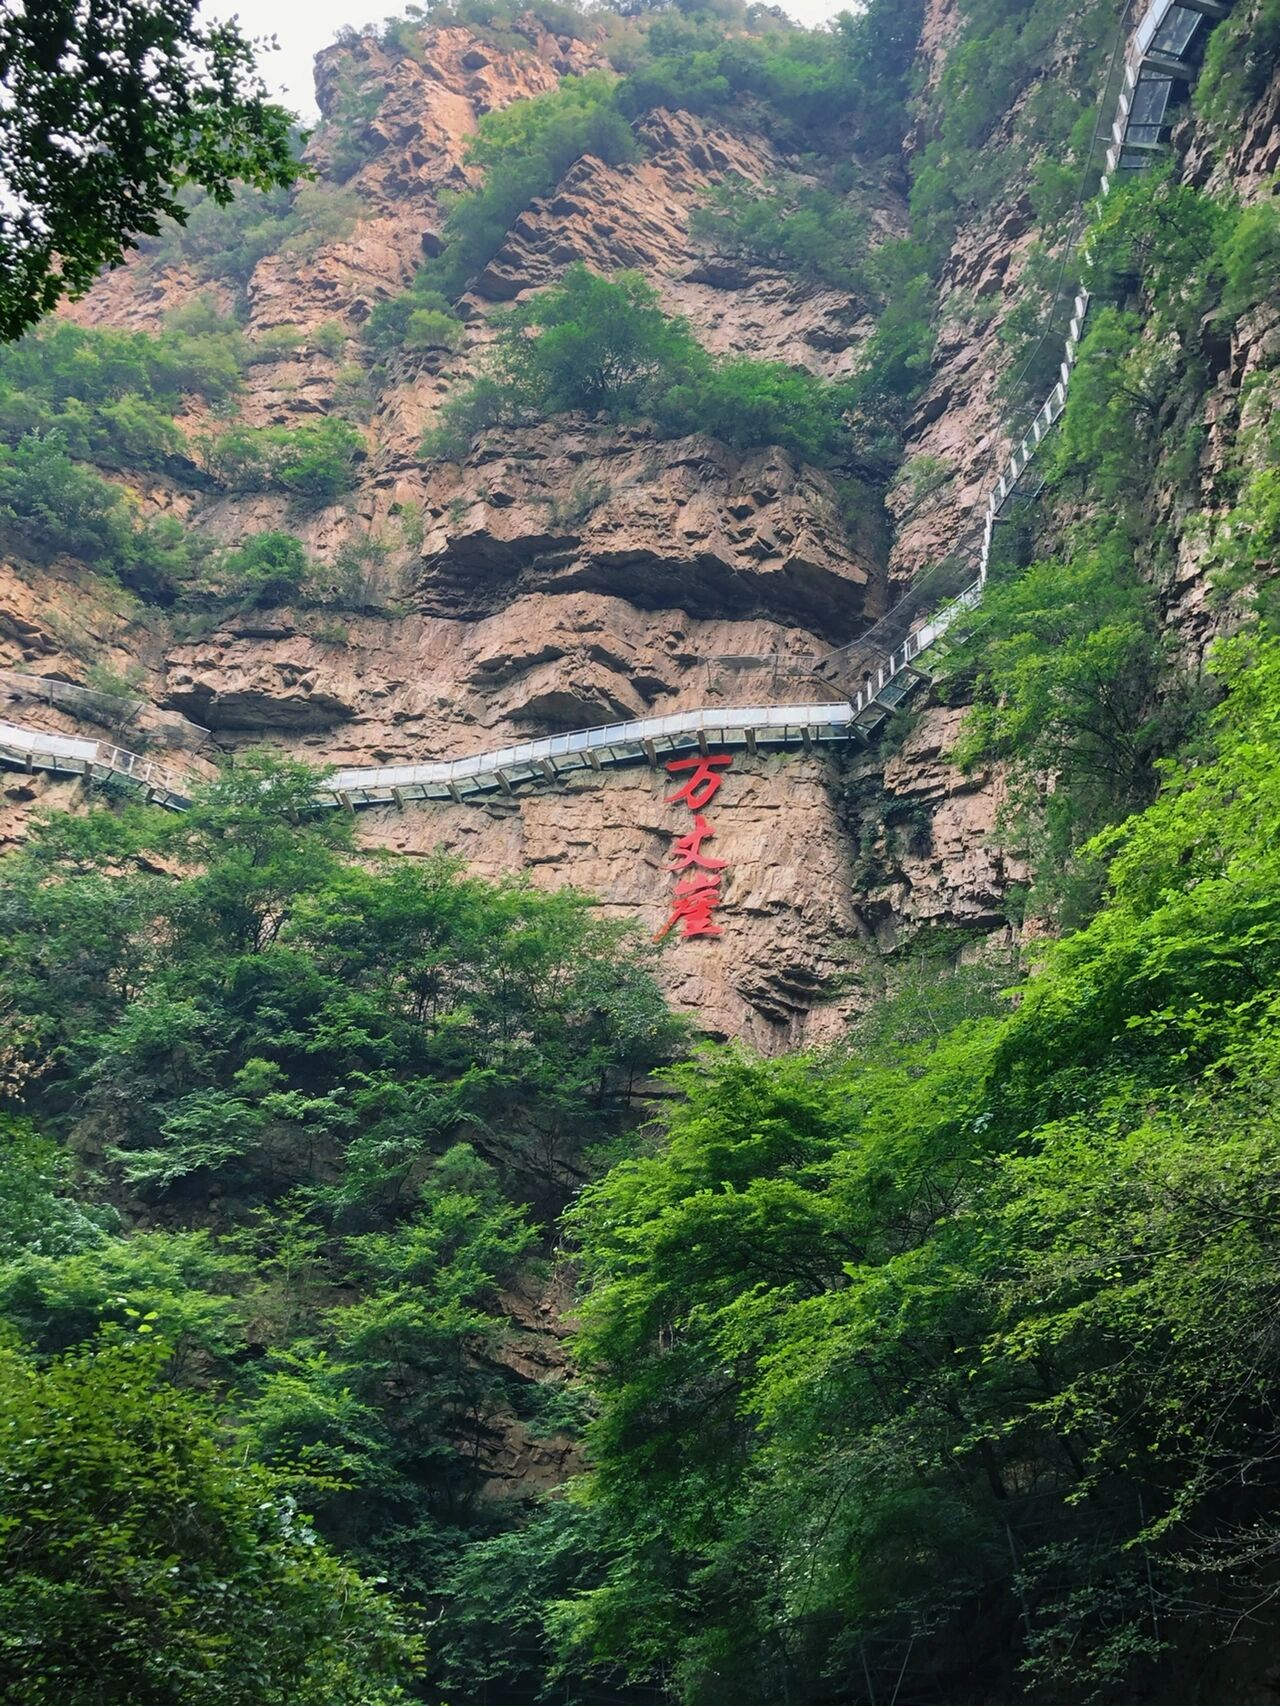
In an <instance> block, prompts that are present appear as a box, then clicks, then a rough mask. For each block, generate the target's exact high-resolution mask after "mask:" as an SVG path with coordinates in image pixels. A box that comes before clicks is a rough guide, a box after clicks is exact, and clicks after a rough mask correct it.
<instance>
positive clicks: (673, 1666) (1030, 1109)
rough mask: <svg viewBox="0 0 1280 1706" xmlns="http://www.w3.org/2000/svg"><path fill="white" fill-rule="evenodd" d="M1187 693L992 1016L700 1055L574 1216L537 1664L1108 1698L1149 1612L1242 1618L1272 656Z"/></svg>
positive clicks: (1257, 1403)
mask: <svg viewBox="0 0 1280 1706" xmlns="http://www.w3.org/2000/svg"><path fill="white" fill-rule="evenodd" d="M1222 667H1223V668H1224V669H1225V671H1226V673H1227V677H1228V680H1229V683H1230V689H1231V691H1230V695H1229V697H1228V700H1227V703H1226V707H1225V709H1224V711H1223V713H1222V714H1221V715H1220V716H1219V717H1218V719H1217V724H1216V730H1215V751H1214V755H1213V757H1212V759H1211V760H1209V761H1207V762H1205V763H1202V764H1201V765H1199V766H1198V767H1195V768H1192V769H1189V770H1187V771H1185V772H1183V773H1182V774H1181V775H1179V776H1177V777H1174V778H1171V779H1170V783H1169V786H1168V788H1167V791H1166V794H1165V796H1164V798H1163V799H1161V800H1160V801H1159V802H1158V803H1157V804H1155V805H1154V806H1152V807H1151V808H1149V809H1148V810H1147V811H1146V812H1145V813H1144V814H1143V815H1142V816H1140V817H1138V818H1135V819H1133V820H1131V822H1130V823H1129V824H1127V825H1126V826H1125V828H1124V829H1123V830H1122V831H1118V832H1116V833H1115V834H1114V835H1113V836H1112V837H1111V838H1110V840H1109V841H1108V842H1107V843H1106V844H1105V845H1104V846H1102V847H1100V848H1099V849H1098V852H1099V855H1105V856H1107V857H1109V858H1110V860H1111V867H1110V878H1109V893H1108V897H1107V900H1106V903H1105V904H1104V906H1103V908H1102V910H1101V912H1100V913H1099V914H1098V916H1097V918H1096V919H1095V920H1094V921H1093V922H1092V923H1091V924H1090V925H1089V926H1088V927H1087V928H1085V929H1084V930H1082V931H1081V932H1080V933H1079V934H1077V935H1076V936H1074V937H1073V938H1071V939H1070V940H1068V941H1066V942H1064V943H1062V944H1061V945H1060V946H1059V947H1057V948H1056V949H1054V950H1053V951H1052V953H1051V954H1050V955H1049V957H1048V963H1047V965H1046V966H1045V968H1044V970H1043V971H1041V972H1040V973H1039V974H1038V975H1037V976H1036V977H1035V978H1033V979H1032V980H1031V982H1030V983H1029V984H1027V985H1026V986H1025V988H1024V989H1023V991H1022V998H1021V1002H1020V1005H1019V1007H1018V1009H1017V1011H1016V1012H1013V1013H1009V1014H1007V1015H1005V1016H1002V1015H1000V1014H999V1013H996V1014H994V1015H993V1016H992V1017H991V1018H988V1019H985V1020H983V1019H971V1020H969V1021H967V1022H965V1023H962V1024H960V1025H958V1026H956V1027H955V1028H952V1029H944V1030H943V1031H941V1032H939V1031H938V1030H937V1028H936V1027H934V1026H932V1025H931V1026H927V1027H921V1026H919V1025H916V1024H912V1023H907V1024H905V1025H901V1026H899V1027H897V1028H896V1029H894V1028H892V1027H891V1028H890V1033H889V1036H888V1037H887V1038H886V1037H885V1035H884V1028H883V1026H882V1027H881V1038H880V1041H879V1043H878V1044H872V1043H870V1042H869V1040H868V1041H867V1042H864V1043H863V1045H862V1046H861V1047H859V1046H858V1039H857V1038H856V1036H855V1040H854V1048H853V1050H852V1051H851V1052H850V1054H849V1055H847V1056H841V1055H836V1056H834V1057H832V1058H830V1059H826V1060H823V1059H818V1060H811V1061H806V1060H786V1061H781V1062H775V1063H772V1064H766V1063H761V1062H756V1061H752V1060H749V1059H745V1058H742V1057H737V1056H734V1055H732V1054H730V1055H727V1056H712V1057H710V1058H708V1059H707V1060H706V1061H705V1062H704V1063H703V1064H701V1065H700V1066H697V1067H694V1068H691V1069H687V1070H686V1071H684V1072H683V1073H682V1074H681V1077H680V1084H681V1088H682V1089H683V1091H684V1093H685V1094H684V1099H683V1100H682V1101H681V1102H680V1103H679V1104H677V1105H676V1107H675V1109H674V1110H673V1112H672V1113H671V1114H670V1116H669V1117H668V1120H667V1128H668V1129H667V1134H666V1140H665V1142H664V1143H663V1145H662V1146H661V1148H660V1149H657V1150H655V1152H654V1154H653V1155H652V1156H650V1157H648V1158H645V1159H640V1160H634V1161H629V1162H624V1163H622V1164H621V1165H620V1166H619V1167H617V1168H616V1169H615V1170H614V1171H613V1172H612V1173H611V1174H610V1176H609V1177H608V1179H607V1180H605V1181H604V1182H603V1183H601V1184H599V1185H596V1186H594V1187H592V1188H591V1189H590V1190H589V1191H588V1193H587V1194H586V1196H585V1198H584V1199H583V1202H582V1204H581V1206H580V1207H579V1208H578V1209H577V1210H576V1211H575V1216H574V1223H575V1226H576V1228H577V1232H578V1236H579V1238H580V1240H581V1243H582V1259H583V1262H584V1264H585V1269H586V1274H587V1281H588V1301H587V1309H586V1318H585V1324H584V1328H583V1331H582V1335H581V1339H580V1345H579V1351H580V1356H581V1358H582V1361H583V1365H584V1368H585V1369H586V1371H587V1372H588V1375H589V1377H590V1379H591V1382H592V1384H593V1386H594V1388H595V1390H596V1391H597V1393H598V1395H599V1397H600V1401H601V1403H602V1413H601V1416H600V1419H599V1421H598V1422H597V1423H595V1424H593V1428H592V1446H593V1456H594V1463H595V1468H594V1469H593V1471H592V1474H591V1476H590V1478H589V1481H588V1482H587V1484H586V1487H585V1489H584V1491H583V1493H582V1495H581V1496H582V1497H584V1498H586V1499H587V1500H588V1501H589V1503H590V1506H591V1508H592V1509H593V1510H594V1511H595V1513H596V1514H597V1517H598V1518H600V1519H602V1520H603V1521H604V1522H605V1524H606V1528H607V1530H608V1532H609V1533H610V1534H611V1536H612V1556H613V1559H614V1562H613V1564H612V1567H611V1569H610V1572H609V1575H608V1578H607V1580H606V1581H605V1582H604V1584H603V1585H601V1586H600V1587H599V1588H596V1589H593V1590H591V1591H589V1592H587V1593H585V1594H582V1595H579V1596H576V1597H572V1598H570V1599H569V1600H568V1602H567V1603H566V1604H565V1605H564V1606H563V1607H562V1608H561V1611H560V1613H559V1622H560V1626H561V1628H562V1630H564V1631H567V1633H568V1637H569V1638H570V1640H571V1641H572V1642H575V1643H578V1644H581V1645H582V1646H584V1647H585V1648H586V1650H587V1651H589V1652H591V1653H594V1654H596V1655H597V1656H608V1657H610V1658H612V1659H615V1660H617V1661H620V1662H624V1663H627V1664H629V1665H631V1666H632V1667H634V1668H635V1669H636V1671H638V1672H640V1673H646V1674H653V1673H655V1672H660V1673H662V1674H665V1675H668V1676H670V1677H671V1678H672V1681H673V1684H674V1687H675V1692H676V1694H677V1697H678V1698H680V1699H682V1700H686V1701H703V1700H706V1701H711V1700H718V1699H722V1698H724V1696H725V1692H726V1691H729V1692H732V1693H733V1694H734V1696H735V1697H737V1698H741V1699H744V1700H747V1701H762V1702H764V1701H770V1702H771V1701H774V1700H777V1699H780V1698H787V1699H790V1700H792V1701H800V1700H819V1699H827V1698H830V1697H831V1696H830V1694H829V1693H828V1692H827V1690H828V1688H829V1687H830V1686H832V1685H833V1684H834V1682H835V1679H836V1678H838V1677H847V1676H849V1675H850V1673H852V1675H853V1676H855V1677H856V1676H857V1675H858V1666H859V1665H860V1664H861V1662H863V1660H864V1659H865V1661H866V1663H867V1665H868V1670H869V1675H870V1674H874V1676H875V1677H876V1678H877V1680H876V1682H875V1684H874V1686H875V1687H876V1688H877V1689H882V1688H883V1689H886V1690H888V1691H891V1689H892V1686H893V1681H892V1679H893V1677H894V1676H895V1674H898V1673H899V1671H900V1670H903V1671H904V1672H905V1675H906V1676H907V1677H908V1678H910V1679H911V1681H912V1683H913V1685H914V1686H915V1687H916V1688H920V1687H923V1686H924V1685H925V1679H926V1678H927V1677H928V1675H929V1673H930V1668H931V1667H932V1666H934V1665H941V1666H942V1667H943V1672H942V1675H943V1678H944V1679H945V1676H946V1671H947V1667H951V1669H952V1671H953V1675H954V1676H956V1677H957V1678H958V1676H959V1675H960V1674H961V1673H967V1674H968V1675H969V1676H971V1677H972V1676H974V1675H975V1674H978V1675H981V1674H986V1675H987V1676H989V1677H991V1678H993V1679H994V1678H996V1677H998V1676H1000V1675H1001V1674H1003V1673H1004V1669H1005V1666H1004V1663H1003V1661H1002V1658H1001V1655H1002V1654H1006V1653H1007V1654H1012V1655H1014V1656H1015V1659H1016V1662H1017V1665H1018V1667H1019V1668H1020V1670H1021V1674H1022V1677H1023V1680H1024V1683H1025V1684H1026V1686H1027V1687H1028V1688H1029V1689H1030V1691H1031V1693H1032V1695H1033V1697H1035V1698H1040V1697H1042V1696H1041V1694H1040V1693H1039V1692H1037V1691H1038V1690H1039V1689H1041V1688H1042V1687H1043V1688H1044V1689H1046V1690H1050V1691H1052V1690H1054V1689H1064V1690H1066V1692H1063V1693H1058V1692H1048V1693H1045V1694H1044V1695H1043V1697H1044V1698H1054V1699H1058V1698H1064V1699H1065V1698H1071V1699H1076V1698H1080V1699H1084V1698H1093V1697H1094V1696H1093V1694H1092V1693H1091V1692H1090V1690H1091V1688H1094V1689H1102V1690H1104V1691H1107V1692H1105V1693H1104V1696H1103V1697H1105V1698H1106V1699H1109V1700H1110V1699H1119V1698H1124V1699H1126V1700H1128V1699H1132V1698H1135V1697H1136V1696H1135V1693H1134V1692H1133V1691H1134V1690H1141V1689H1142V1688H1143V1687H1144V1686H1145V1679H1146V1678H1147V1677H1149V1676H1150V1675H1151V1674H1152V1672H1151V1664H1152V1662H1153V1656H1154V1655H1155V1654H1156V1653H1157V1652H1158V1651H1159V1650H1160V1649H1161V1646H1162V1643H1163V1642H1164V1641H1165V1640H1166V1639H1167V1638H1168V1633H1169V1628H1170V1621H1171V1620H1172V1622H1173V1623H1175V1624H1176V1621H1177V1619H1178V1618H1179V1617H1180V1616H1183V1615H1185V1614H1186V1611H1187V1609H1188V1607H1189V1605H1190V1603H1192V1602H1194V1603H1195V1604H1197V1605H1198V1606H1199V1607H1200V1608H1201V1616H1202V1619H1205V1620H1207V1622H1208V1624H1209V1625H1212V1623H1213V1620H1214V1616H1215V1608H1217V1612H1218V1613H1220V1615H1221V1618H1222V1625H1221V1626H1222V1627H1223V1628H1224V1629H1225V1628H1226V1627H1229V1626H1230V1622H1231V1620H1232V1618H1233V1616H1234V1611H1233V1608H1234V1607H1235V1606H1243V1605H1245V1604H1247V1603H1249V1602H1250V1600H1251V1598H1255V1599H1260V1598H1261V1597H1262V1596H1264V1595H1265V1593H1266V1592H1267V1591H1268V1590H1267V1583H1268V1580H1269V1576H1268V1568H1267V1564H1266V1557H1267V1552H1268V1548H1269V1545H1270V1543H1271V1537H1272V1536H1274V1534H1275V1532H1276V1529H1277V1524H1280V1479H1278V1478H1277V1473H1276V1457H1275V1449H1274V1434H1273V1421H1272V1417H1273V1412H1274V1404H1275V1399H1276V1393H1277V1391H1278V1390H1280V1366H1278V1365H1277V1363H1276V1358H1275V1345H1274V1335H1273V1333H1272V1331H1271V1326H1270V1317H1271V1312H1272V1309H1273V1303H1274V1297H1275V1287H1276V1284H1277V1277H1278V1275H1280V1267H1278V1261H1280V1248H1278V1247H1277V1244H1276V1239H1275V1231H1274V1217H1273V1215H1272V1213H1271V1210H1270V1206H1269V1204H1270V1199H1271V1195H1272V1191H1273V1186H1272V1183H1271V1176H1272V1173H1273V1171H1274V1167H1275V1163H1276V1122H1275V1110H1274V1106H1273V1095H1272V1080H1273V1076H1274V1063H1275V1054H1276V1048H1277V1035H1276V1029H1275V1015H1274V1008H1275V990H1276V987H1277V981H1278V979H1280V911H1278V910H1277V904H1276V899H1275V896H1276V893H1277V884H1276V873H1275V871H1274V870H1273V868H1272V867H1273V866H1274V864H1275V860H1276V857H1277V854H1276V844H1277V838H1276V803H1275V802H1276V800H1277V798H1280V794H1278V793H1277V786H1278V784H1280V771H1278V770H1277V765H1278V763H1280V757H1278V755H1280V642H1276V641H1274V640H1269V641H1266V642H1265V643H1263V642H1259V643H1256V644H1253V645H1244V644H1241V645H1237V646H1236V647H1234V648H1233V649H1232V650H1231V651H1230V652H1228V653H1227V654H1225V655H1224V658H1223V665H1222ZM886 1044H887V1046H886ZM1246 1534H1247V1538H1246ZM926 1637H927V1638H926ZM851 1686H852V1687H853V1690H854V1697H856V1698H859V1699H862V1698H869V1696H864V1695H863V1693H862V1692H861V1689H860V1687H859V1686H858V1685H857V1684H851ZM1116 1690H1118V1691H1119V1692H1115V1691H1116Z"/></svg>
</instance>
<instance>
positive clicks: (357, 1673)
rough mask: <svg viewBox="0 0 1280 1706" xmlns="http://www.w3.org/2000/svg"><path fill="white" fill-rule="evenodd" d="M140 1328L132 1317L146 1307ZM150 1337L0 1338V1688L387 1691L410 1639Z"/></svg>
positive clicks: (268, 1701)
mask: <svg viewBox="0 0 1280 1706" xmlns="http://www.w3.org/2000/svg"><path fill="white" fill-rule="evenodd" d="M142 1330H143V1331H145V1330H146V1326H145V1323H144V1326H143V1329H142ZM164 1354H165V1352H164V1347H163V1346H162V1345H160V1344H158V1343H157V1344H150V1345H149V1344H147V1343H146V1342H145V1340H144V1341H143V1342H141V1343H136V1342H135V1343H129V1342H124V1341H118V1342H112V1341H109V1340H108V1341H104V1342H102V1343H101V1344H99V1345H97V1346H96V1347H93V1348H90V1349H83V1350H79V1351H73V1352H70V1353H68V1354H67V1355H66V1356H64V1357H60V1358H58V1359H56V1360H55V1361H53V1362H51V1363H49V1364H47V1365H45V1366H38V1365H36V1364H35V1363H33V1362H30V1361H29V1360H27V1359H26V1358H24V1357H23V1356H21V1355H20V1354H19V1353H18V1352H16V1351H15V1350H13V1349H12V1348H8V1347H6V1348H4V1349H0V1411H2V1412H3V1415H4V1425H3V1427H2V1428H0V1485H2V1486H3V1489H4V1498H3V1505H2V1507H0V1612H2V1613H3V1615H2V1616H0V1629H2V1632H0V1652H2V1653H3V1664H2V1665H0V1672H2V1674H3V1679H4V1680H3V1681H0V1698H3V1699H4V1700H7V1701H12V1702H13V1703H14V1706H18V1702H20V1701H21V1702H22V1703H23V1706H44V1703H46V1702H47V1703H50V1706H52V1703H53V1702H57V1701H61V1702H65V1703H67V1706H96V1703H97V1702H100V1701H102V1700H104V1699H110V1700H129V1701H136V1702H137V1703H138V1706H166V1703H170V1702H171V1703H172V1706H178V1703H179V1702H182V1703H184V1706H198V1703H200V1702H208V1703H209V1706H213V1702H215V1701H216V1702H218V1706H285V1702H286V1701H287V1702H290V1703H291V1706H293V1703H302V1702H314V1703H315V1706H321V1703H324V1706H331V1703H334V1702H339V1703H340V1702H348V1703H350V1706H391V1703H392V1702H395V1701H399V1700H403V1699H405V1698H406V1696H405V1694H404V1693H403V1691H402V1688H401V1686H400V1683H401V1679H403V1678H407V1676H408V1674H409V1672H410V1670H411V1669H412V1668H413V1665H414V1661H415V1645H414V1643H413V1641H412V1640H410V1639H409V1638H408V1636H407V1635H406V1633H405V1631H404V1629H403V1627H402V1625H401V1623H400V1621H399V1619H398V1618H397V1616H396V1615H395V1613H394V1612H393V1611H392V1610H391V1608H390V1607H389V1606H388V1605H387V1604H386V1603H385V1602H384V1601H383V1600H382V1599H381V1598H380V1597H379V1595H378V1593H377V1592H376V1590H375V1589H374V1588H373V1587H372V1586H370V1585H368V1584H367V1583H365V1582H363V1581H361V1579H360V1578H359V1577H358V1576H357V1575H356V1574H355V1573H354V1571H352V1570H350V1569H349V1568H347V1567H346V1566H344V1565H343V1564H341V1563H339V1561H338V1560H337V1559H336V1558H335V1557H334V1556H333V1555H332V1553H330V1552H329V1550H328V1549H327V1548H326V1547H325V1546H324V1545H323V1543H322V1542H320V1541H319V1540H318V1538H317V1536H316V1534H315V1532H314V1530H313V1529H312V1528H311V1527H310V1525H309V1524H308V1523H307V1521H306V1519H305V1518H304V1517H302V1516H301V1515H300V1514H299V1513H298V1511H297V1509H296V1507H295V1505H294V1503H293V1501H292V1500H291V1499H290V1497H289V1496H288V1494H287V1492H286V1491H285V1489H284V1487H283V1486H282V1485H281V1483H280V1482H279V1481H278V1480H277V1479H276V1478H274V1477H273V1476H271V1475H270V1474H269V1473H268V1472H267V1471H265V1470H263V1469H261V1468H259V1467H257V1466H256V1465H254V1464H251V1463H245V1462H244V1461H243V1459H242V1457H241V1456H240V1455H239V1454H238V1453H235V1452H231V1451H228V1449H227V1442H226V1440H225V1439H224V1438H222V1437H220V1436H219V1431H218V1428H217V1425H216V1422H215V1420H214V1417H213V1416H212V1415H211V1413H210V1412H209V1411H208V1410H207V1409H206V1408H205V1407H204V1406H202V1405H200V1404H199V1403H197V1402H196V1401H195V1400H194V1399H192V1398H191V1397H190V1395H188V1394H184V1393H180V1392H178V1391H176V1390H175V1389H174V1388H173V1387H171V1386H169V1385H168V1384H167V1383H166V1382H165V1381H164V1380H163V1379H161V1378H160V1376H159V1366H160V1363H161V1361H162V1360H163V1357H164Z"/></svg>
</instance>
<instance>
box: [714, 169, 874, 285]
mask: <svg viewBox="0 0 1280 1706" xmlns="http://www.w3.org/2000/svg"><path fill="white" fill-rule="evenodd" d="M689 229H690V231H691V232H692V233H693V235H694V236H695V237H700V238H702V239H703V241H704V242H706V243H708V244H709V245H710V246H711V247H712V248H713V249H714V250H715V252H716V253H717V254H721V255H735V256H741V257H742V258H743V259H745V260H748V261H755V262H759V263H761V264H763V265H765V266H771V267H777V268H779V270H780V271H783V272H789V273H794V274H797V275H799V276H800V277H801V278H808V279H813V280H815V281H816V282H817V283H819V284H826V285H830V286H831V288H832V289H833V290H845V291H849V292H850V293H852V294H855V295H860V296H866V295H867V294H868V289H869V279H868V276H867V271H866V265H865V263H866V257H867V249H868V237H869V226H868V222H867V219H866V216H865V215H864V214H863V213H861V212H860V211H859V210H858V209H857V208H855V207H852V206H850V204H849V202H848V201H847V200H846V198H845V197H844V196H841V195H839V194H838V193H837V192H836V191H834V190H832V189H828V188H827V187H825V186H824V185H822V184H814V183H806V182H805V181H804V180H803V179H800V178H782V179H778V180H775V181H773V182H771V183H767V184H753V183H749V182H748V181H747V180H746V179H744V178H739V177H731V178H726V179H725V181H724V182H723V183H721V184H718V185H717V186H716V188H715V189H714V190H712V191H711V193H710V194H709V195H708V196H707V198H706V200H705V201H704V202H703V203H702V204H701V206H699V207H696V208H695V209H694V210H693V213H692V214H691V215H690V219H689Z"/></svg>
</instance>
